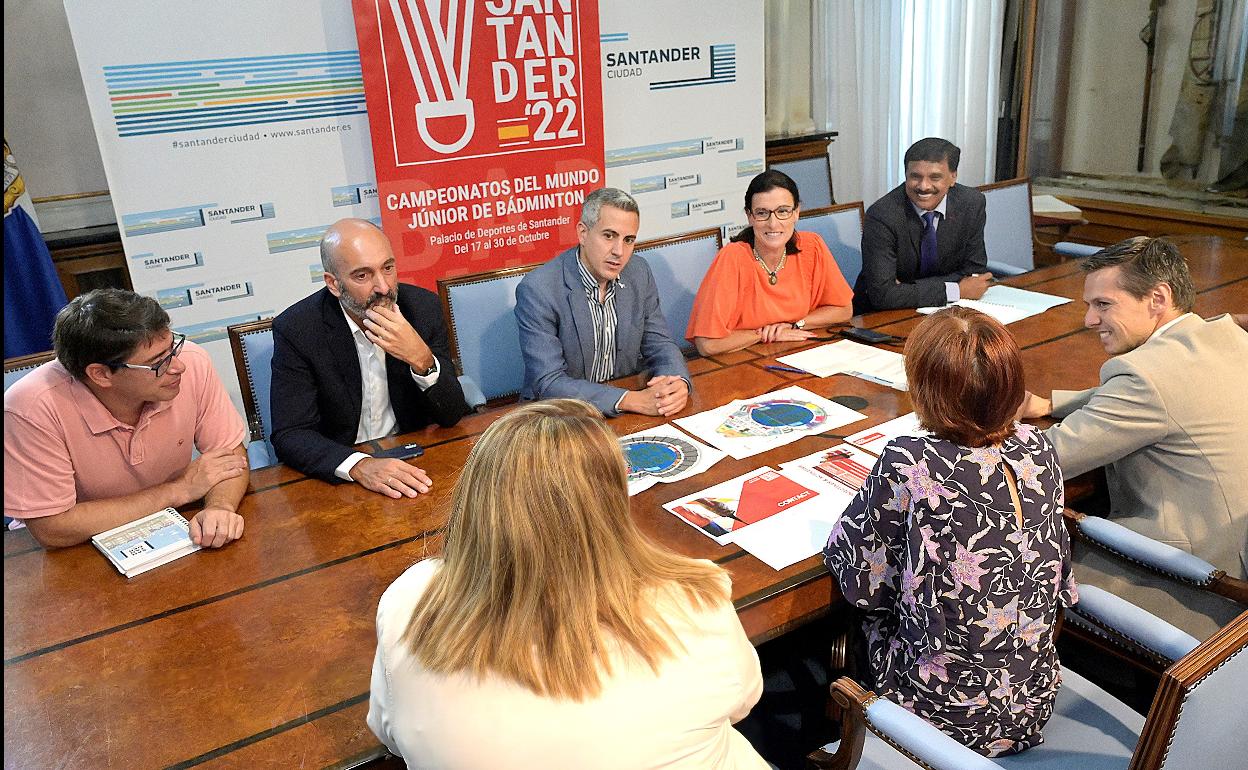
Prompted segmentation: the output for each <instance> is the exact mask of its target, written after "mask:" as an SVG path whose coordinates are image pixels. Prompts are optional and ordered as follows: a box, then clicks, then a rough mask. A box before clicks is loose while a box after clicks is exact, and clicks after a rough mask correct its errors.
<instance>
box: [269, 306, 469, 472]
mask: <svg viewBox="0 0 1248 770" xmlns="http://www.w3.org/2000/svg"><path fill="white" fill-rule="evenodd" d="M398 305H399V310H400V312H402V313H403V317H404V318H405V319H407V322H408V323H410V324H411V325H412V328H414V329H415V330H416V332H417V333H418V334H419V335H420V336H421V338H422V339H424V341H425V343H426V344H427V345H429V347H430V348H431V349H432V350H433V354H434V355H435V356H437V358H438V368H439V370H440V374H439V375H438V381H437V383H436V384H434V385H433V387H431V388H429V389H428V390H424V391H422V390H421V389H420V386H419V385H417V384H416V382H415V381H414V380H412V375H411V370H410V369H409V368H408V366H407V364H405V363H403V362H402V361H399V360H397V359H395V358H393V357H391V356H389V355H387V356H386V380H387V382H388V383H389V386H390V404H391V406H393V407H394V416H395V419H396V420H397V421H398V430H399V433H407V432H409V431H413V430H417V429H418V428H423V427H425V426H426V425H429V424H431V423H434V422H436V423H438V424H439V425H441V426H443V427H449V426H451V425H454V424H455V423H457V422H459V418H460V417H462V416H464V415H465V414H466V413H467V412H468V404H467V403H466V402H465V401H464V392H463V390H462V389H461V388H460V386H459V379H458V378H457V377H456V376H455V365H454V364H452V363H451V351H450V346H449V344H448V342H447V335H446V324H445V323H444V322H443V320H442V309H441V305H440V304H439V302H438V298H437V295H435V294H434V293H433V292H431V291H429V290H427V289H422V288H420V287H418V286H409V285H407V284H399V302H398ZM362 394H363V379H362V377H361V375H360V361H359V358H357V357H356V352H355V341H354V340H353V339H352V337H351V331H350V329H349V328H348V327H347V319H346V318H345V317H343V314H342V306H341V305H339V303H338V298H337V297H335V296H334V295H333V294H331V293H330V292H329V289H328V288H322V289H321V290H320V291H318V292H316V293H315V294H313V295H311V296H309V297H305V298H303V299H301V300H299V301H298V302H296V303H295V304H293V305H291V306H290V307H288V308H287V309H286V310H284V311H283V312H282V313H281V315H279V316H278V317H277V318H274V319H273V385H272V403H271V407H272V414H273V438H272V440H273V448H274V449H275V450H276V451H277V457H278V459H280V460H281V461H282V462H284V463H286V464H287V465H289V466H291V467H292V468H295V469H296V470H299V471H302V472H303V473H307V474H308V475H311V476H316V477H317V478H321V479H325V480H327V481H333V480H334V479H336V478H337V477H336V476H334V469H335V468H337V467H338V466H339V465H340V464H342V461H343V460H345V459H347V457H348V456H350V454H351V453H352V452H353V451H355V450H354V449H352V445H354V444H355V436H356V432H357V431H358V429H359V426H360V401H361V399H362V397H363V396H362Z"/></svg>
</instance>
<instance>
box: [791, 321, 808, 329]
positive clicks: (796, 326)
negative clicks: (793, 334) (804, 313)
mask: <svg viewBox="0 0 1248 770" xmlns="http://www.w3.org/2000/svg"><path fill="white" fill-rule="evenodd" d="M793 328H794V329H805V328H806V319H805V318H802V319H800V320H797V321H794V322H793Z"/></svg>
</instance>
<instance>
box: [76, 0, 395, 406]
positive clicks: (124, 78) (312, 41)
mask: <svg viewBox="0 0 1248 770" xmlns="http://www.w3.org/2000/svg"><path fill="white" fill-rule="evenodd" d="M228 8H229V9H230V10H225V7H222V8H221V9H218V10H209V9H207V8H206V7H205V5H204V4H203V3H196V2H188V1H187V0H178V1H176V2H166V3H161V4H160V7H159V10H157V11H154V10H153V6H152V4H151V3H150V2H139V1H138V0H117V1H116V2H109V3H97V2H91V1H90V0H66V3H65V10H66V12H67V15H68V17H69V24H70V30H71V32H72V34H73V38H74V47H75V49H76V50H77V53H78V65H79V68H80V69H81V71H82V80H83V83H84V84H85V86H86V92H87V100H88V102H89V104H90V108H91V118H92V121H93V122H94V124H95V132H96V136H97V137H98V138H99V142H100V152H101V155H102V156H103V159H104V167H105V171H106V172H107V174H108V182H109V188H110V189H109V191H110V193H111V195H112V200H113V206H114V207H115V208H116V210H117V222H118V227H119V229H120V230H121V239H122V243H123V245H124V247H125V251H126V256H127V258H128V259H127V261H128V264H129V267H130V277H131V281H132V283H133V284H134V289H135V291H138V292H140V293H143V294H147V295H150V296H153V297H155V298H156V299H158V300H159V301H160V304H161V305H162V306H163V307H164V308H165V309H166V310H167V311H168V312H169V315H170V317H171V319H172V322H173V327H174V328H175V329H176V330H178V331H180V332H184V333H185V334H187V335H188V336H189V337H190V338H191V339H193V340H194V341H196V342H198V343H200V344H201V345H203V346H204V347H205V348H206V349H207V350H208V352H209V353H210V354H211V355H212V358H213V361H214V363H215V364H216V366H217V370H218V371H219V372H221V373H222V379H223V380H224V381H225V384H226V386H227V388H229V390H230V393H231V395H232V397H233V399H234V401H235V403H236V404H237V405H238V406H239V408H240V411H241V408H242V401H241V397H240V396H239V389H238V379H237V377H235V376H232V374H231V373H232V372H234V371H235V369H234V362H233V359H232V357H231V354H230V349H229V340H228V339H226V326H228V325H230V324H233V323H239V322H242V321H247V320H256V319H258V318H264V317H268V316H272V315H276V314H277V313H278V312H281V311H282V310H283V309H285V308H286V307H287V306H289V305H290V304H292V303H293V302H295V301H297V300H299V299H301V298H303V297H305V296H307V295H308V294H310V293H312V292H313V291H315V290H317V289H319V288H320V287H321V286H322V285H324V284H323V281H322V279H321V263H320V253H319V251H318V249H317V243H318V240H319V239H320V236H321V233H322V232H323V231H324V229H325V227H326V226H327V225H329V224H330V223H332V222H334V221H336V220H337V219H340V218H342V217H346V216H358V217H364V218H367V219H372V220H373V221H377V219H378V214H379V212H378V207H377V188H376V185H375V184H374V180H373V173H374V172H373V160H372V151H371V147H370V143H369V138H368V120H367V115H366V112H365V108H364V85H363V82H362V81H361V77H360V60H359V54H358V52H357V50H356V44H355V26H354V23H353V21H352V18H351V5H350V3H348V2H328V1H327V2H319V3H309V2H295V1H294V0H274V1H272V2H264V3H245V4H231V5H230V6H228ZM153 13H156V14H158V15H159V23H150V22H152V21H153V20H152V14H153ZM143 20H147V21H148V22H149V23H142V22H143Z"/></svg>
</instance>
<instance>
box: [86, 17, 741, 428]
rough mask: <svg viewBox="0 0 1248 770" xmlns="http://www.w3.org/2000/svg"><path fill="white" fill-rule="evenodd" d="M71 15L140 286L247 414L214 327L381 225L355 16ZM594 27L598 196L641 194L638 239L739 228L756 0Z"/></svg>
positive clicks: (260, 310) (312, 285) (284, 294)
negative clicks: (353, 220) (337, 237)
mask: <svg viewBox="0 0 1248 770" xmlns="http://www.w3.org/2000/svg"><path fill="white" fill-rule="evenodd" d="M496 2H497V0H496ZM65 7H66V12H67V15H68V17H69V23H70V30H71V32H72V34H73V38H74V47H75V49H76V51H77V55H78V65H79V68H80V70H81V73H82V79H83V83H84V85H85V87H86V93H87V99H88V102H89V104H90V108H91V118H92V122H93V123H94V125H95V132H96V136H97V137H98V139H99V144H100V151H101V155H102V156H103V159H104V167H105V171H106V172H107V174H108V180H109V188H110V193H111V196H112V201H113V205H114V207H115V209H116V211H117V221H118V226H119V229H120V230H121V238H122V243H123V246H124V248H125V252H126V255H127V257H128V263H129V268H130V276H131V280H132V283H133V285H134V288H135V290H136V291H138V292H141V293H143V294H147V295H150V296H153V297H155V298H157V299H158V300H159V301H160V303H161V304H162V306H164V307H165V308H166V310H168V312H169V315H170V317H171V318H172V321H173V327H174V328H175V329H177V330H178V331H181V332H184V333H186V334H187V335H188V336H190V338H191V339H193V340H195V341H196V342H198V343H200V344H201V345H203V346H204V347H205V348H207V350H208V351H209V353H210V354H211V355H212V358H213V361H214V363H215V364H216V366H217V368H218V371H220V372H221V373H222V379H223V380H224V381H225V383H226V386H227V388H228V389H229V390H230V392H231V395H232V397H233V399H234V401H235V403H236V404H237V405H239V408H240V410H241V408H242V406H241V404H242V401H241V396H240V395H239V389H238V382H237V377H236V376H234V375H233V374H232V373H233V372H234V371H235V368H234V363H233V359H232V357H231V354H230V350H229V342H228V339H227V338H226V327H227V326H228V325H230V324H234V323H240V322H243V321H248V320H255V319H258V318H264V317H268V316H273V315H276V314H277V313H279V312H281V311H282V310H283V309H285V308H286V307H288V306H289V305H291V304H292V303H294V302H296V301H297V300H299V299H301V298H303V297H305V296H307V295H308V294H310V293H312V292H313V291H316V290H317V289H319V288H320V287H321V286H322V285H323V281H322V278H321V266H320V255H319V252H318V250H317V244H318V241H319V239H320V236H321V234H322V233H323V232H324V230H325V227H326V226H328V225H329V224H331V223H332V222H334V221H336V220H338V219H340V218H342V217H347V216H357V217H364V218H367V219H371V220H373V221H374V222H380V216H379V215H380V211H379V207H378V199H377V185H376V180H375V172H374V165H373V158H372V148H371V144H370V141H369V125H368V117H367V112H366V107H365V101H364V85H363V80H362V77H361V69H360V57H359V51H358V48H357V44H356V36H355V25H354V21H353V18H352V11H351V4H350V3H349V2H346V1H345V0H343V1H341V2H333V1H331V0H321V2H306V1H305V2H296V1H295V0H271V2H265V3H248V4H232V5H230V6H228V7H229V8H230V9H232V10H230V11H226V10H219V11H207V10H206V8H205V6H204V4H203V3H193V2H189V0H171V1H170V2H166V3H162V4H161V5H160V9H159V16H160V20H159V23H158V24H153V23H140V20H145V19H150V17H151V14H152V6H151V4H150V3H148V2H141V1H140V0H116V2H111V3H96V2H91V1H90V0H66V2H65ZM599 14H600V24H599V28H600V29H601V30H602V35H601V57H602V84H603V123H604V137H605V154H606V159H605V160H606V167H607V171H606V184H608V185H611V186H615V187H619V188H621V189H624V190H628V191H630V192H632V193H633V194H634V195H635V196H636V197H637V199H638V202H639V203H640V204H641V206H642V209H643V212H642V226H641V233H640V237H641V238H642V239H651V238H657V237H661V236H664V235H673V234H679V233H687V232H691V231H693V230H698V229H702V228H706V227H722V226H724V225H727V224H729V223H733V224H735V225H741V224H744V217H743V214H742V211H741V209H742V205H741V196H742V194H743V193H744V191H745V186H746V185H747V184H748V183H749V180H750V178H751V177H753V176H754V175H755V174H757V173H758V172H760V171H762V170H763V167H764V153H765V150H764V144H763V6H762V0H725V1H724V2H720V3H715V4H711V5H708V4H705V3H697V2H693V1H692V0H679V1H673V0H664V1H661V0H633V1H632V2H628V3H622V2H605V1H604V2H601V3H600V5H599ZM708 14H711V15H713V17H714V18H708ZM567 213H568V214H569V215H573V216H574V215H575V214H576V211H574V210H569V211H568V212H567ZM553 256H555V255H554V253H553V252H552V253H551V254H547V255H544V257H543V258H549V257H553Z"/></svg>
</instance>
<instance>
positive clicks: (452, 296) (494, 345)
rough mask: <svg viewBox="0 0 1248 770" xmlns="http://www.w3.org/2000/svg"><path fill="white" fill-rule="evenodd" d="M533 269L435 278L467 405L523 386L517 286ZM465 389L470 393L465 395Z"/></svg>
mask: <svg viewBox="0 0 1248 770" xmlns="http://www.w3.org/2000/svg"><path fill="white" fill-rule="evenodd" d="M535 267H537V265H525V266H523V267H504V268H500V269H498V270H488V271H486V272H483V273H474V274H472V275H462V276H458V277H455V278H441V279H439V280H438V296H440V297H441V298H442V311H443V313H444V314H445V316H446V325H447V328H448V329H449V330H450V335H451V355H452V357H453V358H454V360H455V367H456V368H457V369H458V370H459V374H460V375H462V376H461V377H460V384H461V385H463V386H464V395H465V396H466V397H468V405H469V406H472V407H474V408H475V407H478V406H480V405H481V404H483V403H484V402H485V401H486V400H487V399H488V400H492V399H496V398H503V397H505V396H514V395H516V394H517V393H519V392H520V389H521V388H522V387H524V356H523V355H521V353H520V332H519V328H518V326H517V325H516V313H515V308H516V287H517V286H519V285H520V280H521V279H522V278H524V276H525V274H526V273H528V272H529V271H530V270H532V269H533V268H535ZM470 389H471V390H473V391H474V393H469V390H470ZM473 395H476V396H477V397H476V398H474V397H473ZM474 401H475V402H477V403H474Z"/></svg>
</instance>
